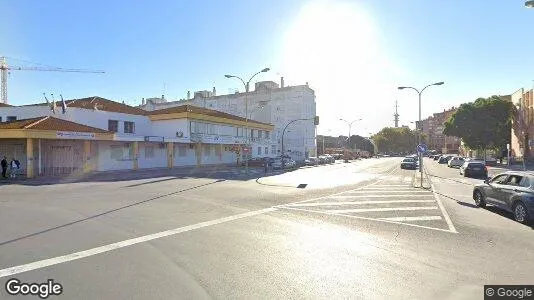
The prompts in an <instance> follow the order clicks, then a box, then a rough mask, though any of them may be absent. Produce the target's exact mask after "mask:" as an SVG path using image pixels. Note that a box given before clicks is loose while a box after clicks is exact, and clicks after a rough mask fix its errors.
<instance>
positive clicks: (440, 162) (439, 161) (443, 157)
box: [438, 155, 449, 164]
mask: <svg viewBox="0 0 534 300" xmlns="http://www.w3.org/2000/svg"><path fill="white" fill-rule="evenodd" d="M448 162H449V160H448V159H447V156H445V155H442V156H440V157H439V159H438V164H446V163H448Z"/></svg>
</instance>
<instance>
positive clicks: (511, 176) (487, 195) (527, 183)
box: [473, 171, 534, 224]
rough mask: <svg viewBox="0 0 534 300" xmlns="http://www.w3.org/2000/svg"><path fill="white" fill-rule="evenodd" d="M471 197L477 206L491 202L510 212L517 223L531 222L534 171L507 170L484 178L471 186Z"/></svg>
mask: <svg viewBox="0 0 534 300" xmlns="http://www.w3.org/2000/svg"><path fill="white" fill-rule="evenodd" d="M473 199H474V200H475V204H476V205H477V206H478V207H485V206H486V204H491V205H493V206H496V207H499V208H501V209H504V210H506V211H509V212H511V213H512V214H513V216H514V219H515V220H516V221H517V222H519V223H523V224H527V223H529V222H532V216H534V173H531V172H513V171H509V172H505V173H502V174H498V175H497V176H495V177H493V178H491V179H486V180H484V183H483V184H478V185H476V186H475V187H474V188H473Z"/></svg>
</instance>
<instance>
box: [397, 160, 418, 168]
mask: <svg viewBox="0 0 534 300" xmlns="http://www.w3.org/2000/svg"><path fill="white" fill-rule="evenodd" d="M400 167H401V169H412V170H415V169H417V162H416V161H415V159H414V158H412V157H405V158H404V159H403V160H402V162H401V165H400Z"/></svg>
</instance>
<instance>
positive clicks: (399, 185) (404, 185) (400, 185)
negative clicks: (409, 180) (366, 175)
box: [374, 184, 413, 188]
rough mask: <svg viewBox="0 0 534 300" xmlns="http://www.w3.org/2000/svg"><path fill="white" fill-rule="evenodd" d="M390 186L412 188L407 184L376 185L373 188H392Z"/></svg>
mask: <svg viewBox="0 0 534 300" xmlns="http://www.w3.org/2000/svg"><path fill="white" fill-rule="evenodd" d="M392 186H397V187H409V188H413V187H412V186H411V185H407V184H377V185H375V186H374V188H378V187H392Z"/></svg>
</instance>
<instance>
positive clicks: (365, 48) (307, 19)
mask: <svg viewBox="0 0 534 300" xmlns="http://www.w3.org/2000/svg"><path fill="white" fill-rule="evenodd" d="M284 45H285V46H284V48H283V54H282V56H283V59H282V61H283V64H282V66H283V68H284V73H285V74H287V77H288V79H293V80H294V81H297V82H295V83H297V84H298V83H302V82H304V81H307V82H310V85H311V87H312V88H314V89H315V90H316V91H317V111H321V114H322V115H323V116H324V118H325V119H323V120H324V121H325V122H329V123H336V121H337V119H339V117H345V116H347V117H349V118H350V117H351V116H358V115H359V116H362V117H363V116H364V115H369V113H370V112H369V111H365V109H362V107H361V104H364V103H368V101H370V100H372V101H377V100H381V101H382V102H384V101H390V102H391V103H393V100H392V99H377V95H379V94H380V93H381V92H387V93H393V92H394V90H393V89H392V86H393V85H394V84H393V83H392V82H391V80H390V77H391V75H393V73H394V69H395V68H394V67H393V65H392V64H391V63H390V62H389V61H388V60H387V59H386V55H385V54H384V53H385V52H384V51H383V49H382V47H381V41H380V32H379V30H378V27H377V25H376V24H375V21H374V20H373V18H372V17H371V15H370V14H369V13H368V12H367V11H365V9H364V8H363V7H360V6H359V5H358V4H357V3H349V2H343V1H326V0H318V1H314V2H310V3H308V4H306V5H305V6H304V7H303V8H302V9H301V11H300V13H299V14H298V16H297V17H296V19H295V21H294V22H293V25H292V26H291V27H290V28H289V29H288V31H287V33H286V35H285V40H284ZM391 103H389V102H388V103H387V104H386V103H385V105H389V106H391V105H392V104H391ZM332 104H335V105H334V106H333V105H332ZM375 104H376V103H375ZM341 106H342V107H344V108H349V109H351V110H352V112H351V113H350V116H348V113H346V114H345V113H340V110H339V108H340V107H341ZM389 106H387V107H389ZM374 108H375V109H376V108H377V106H374ZM358 110H359V111H358ZM388 114H389V111H388ZM377 117H378V116H377ZM388 117H389V115H388ZM366 121H369V120H366ZM337 123H338V122H337ZM340 126H341V128H344V127H343V125H342V124H340Z"/></svg>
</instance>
